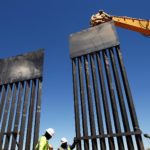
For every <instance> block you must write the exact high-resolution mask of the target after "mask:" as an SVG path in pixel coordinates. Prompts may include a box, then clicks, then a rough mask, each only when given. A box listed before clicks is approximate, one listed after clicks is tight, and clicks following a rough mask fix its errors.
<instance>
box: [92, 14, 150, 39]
mask: <svg viewBox="0 0 150 150" xmlns="http://www.w3.org/2000/svg"><path fill="white" fill-rule="evenodd" d="M111 20H113V21H114V23H115V26H117V27H121V28H125V29H128V30H132V31H136V32H139V33H141V34H143V35H144V36H150V20H145V19H136V18H130V17H126V16H111V15H109V14H107V13H105V12H104V11H99V12H98V13H97V14H96V15H92V17H91V20H90V25H91V26H96V25H99V24H102V23H105V22H108V21H111Z"/></svg>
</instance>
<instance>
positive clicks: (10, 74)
mask: <svg viewBox="0 0 150 150" xmlns="http://www.w3.org/2000/svg"><path fill="white" fill-rule="evenodd" d="M43 59H44V51H43V50H39V51H38V52H33V53H27V54H24V55H18V56H16V57H10V58H6V59H0V66H1V69H0V85H2V84H8V83H13V82H18V81H24V80H30V79H34V78H39V77H42V71H43Z"/></svg>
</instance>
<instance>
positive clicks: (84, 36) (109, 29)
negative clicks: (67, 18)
mask: <svg viewBox="0 0 150 150" xmlns="http://www.w3.org/2000/svg"><path fill="white" fill-rule="evenodd" d="M117 45H119V40H118V36H117V33H116V30H115V27H114V22H113V21H110V22H106V23H103V24H101V25H98V26H95V27H91V28H88V29H85V30H82V31H81V32H77V33H73V34H71V35H70V57H71V58H74V57H78V56H82V55H86V54H89V53H92V52H95V51H99V50H103V49H106V48H110V47H113V46H117Z"/></svg>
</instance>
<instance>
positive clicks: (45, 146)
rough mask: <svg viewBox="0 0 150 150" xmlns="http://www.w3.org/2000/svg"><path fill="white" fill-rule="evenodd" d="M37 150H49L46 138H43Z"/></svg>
mask: <svg viewBox="0 0 150 150" xmlns="http://www.w3.org/2000/svg"><path fill="white" fill-rule="evenodd" d="M35 150H49V143H48V141H47V139H46V137H45V136H41V138H40V139H39V141H38V143H37V145H36V147H35Z"/></svg>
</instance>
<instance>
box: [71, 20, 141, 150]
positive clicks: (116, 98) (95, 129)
mask: <svg viewBox="0 0 150 150" xmlns="http://www.w3.org/2000/svg"><path fill="white" fill-rule="evenodd" d="M109 29H110V30H109ZM109 31H110V32H109ZM108 32H109V33H108ZM109 35H110V36H109ZM70 57H71V59H72V62H73V63H74V65H73V66H72V67H73V71H74V74H73V84H74V85H76V86H73V88H74V91H76V92H75V94H74V99H76V102H75V103H74V108H75V113H76V118H75V124H76V133H77V132H79V131H80V129H79V126H80V125H79V122H80V121H82V125H83V126H82V127H83V134H82V133H80V134H78V136H76V139H78V140H80V144H81V148H80V150H87V149H89V150H99V149H101V150H106V149H107V148H109V149H110V150H115V149H118V150H124V149H125V148H126V147H127V148H128V149H129V150H134V149H135V147H137V148H138V150H144V146H143V141H142V137H141V134H142V132H141V130H140V128H139V124H138V120H137V116H136V112H135V107H134V103H133V98H132V95H131V91H130V87H129V83H128V79H127V75H126V71H125V67H124V64H123V60H122V55H121V52H120V48H119V41H118V37H117V35H116V32H115V29H114V26H113V23H112V22H107V23H106V24H103V25H99V26H97V27H96V28H95V27H94V28H90V29H87V30H84V31H81V32H79V33H75V34H72V35H71V37H70ZM76 61H77V62H78V66H76ZM77 70H78V71H77ZM76 76H77V77H79V78H75V77H76ZM78 84H79V85H78ZM78 87H79V89H80V95H79V94H78ZM84 87H86V88H84ZM123 90H124V91H123ZM77 100H78V101H79V102H81V107H79V104H80V103H79V104H78V103H77ZM79 112H82V115H79ZM77 115H78V118H77ZM129 118H131V123H129ZM77 124H78V125H77ZM131 125H132V126H131ZM132 127H133V129H134V131H131V130H130V129H131V128H132ZM89 129H90V133H88V130H89ZM85 131H86V132H85ZM85 133H86V134H85ZM76 135H77V134H76ZM123 137H125V138H123ZM134 137H135V139H136V146H135V143H134V144H133V138H134ZM125 139H126V141H125ZM82 140H83V141H84V145H83V143H82V142H81V141H82ZM98 140H100V146H99V145H98V144H97V142H98ZM85 141H86V142H85ZM106 141H108V142H107V143H108V145H107V143H105V142H106ZM86 143H88V148H86V147H85V144H86Z"/></svg>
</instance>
